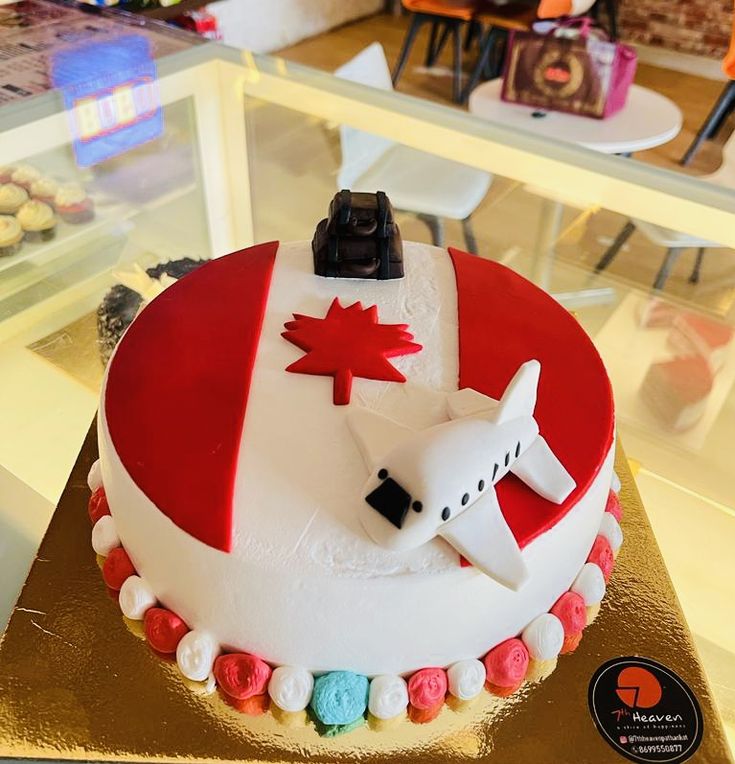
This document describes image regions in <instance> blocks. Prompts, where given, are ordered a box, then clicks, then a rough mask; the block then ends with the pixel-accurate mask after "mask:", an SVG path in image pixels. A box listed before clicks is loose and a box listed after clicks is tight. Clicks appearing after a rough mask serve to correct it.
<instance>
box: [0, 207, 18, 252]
mask: <svg viewBox="0 0 735 764" xmlns="http://www.w3.org/2000/svg"><path fill="white" fill-rule="evenodd" d="M22 244H23V229H22V228H21V227H20V223H19V222H18V221H17V220H16V219H15V218H14V217H13V216H12V215H0V257H8V256H9V255H16V254H18V252H20V248H21V246H22Z"/></svg>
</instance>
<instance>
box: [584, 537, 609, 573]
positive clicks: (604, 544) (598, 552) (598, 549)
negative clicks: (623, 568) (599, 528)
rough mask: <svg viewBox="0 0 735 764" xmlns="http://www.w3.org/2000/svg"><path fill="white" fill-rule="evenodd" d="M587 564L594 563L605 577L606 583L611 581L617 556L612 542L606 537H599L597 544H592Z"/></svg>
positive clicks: (596, 540) (596, 539)
mask: <svg viewBox="0 0 735 764" xmlns="http://www.w3.org/2000/svg"><path fill="white" fill-rule="evenodd" d="M587 562H594V563H595V565H597V566H598V567H599V568H600V570H601V571H602V575H603V576H604V577H605V583H607V582H608V580H609V579H610V574H611V573H612V571H613V568H614V567H615V555H614V554H613V550H612V547H611V546H610V542H609V541H608V540H607V539H606V538H605V537H604V536H597V538H595V543H594V544H592V549H591V550H590V554H589V557H588V558H587Z"/></svg>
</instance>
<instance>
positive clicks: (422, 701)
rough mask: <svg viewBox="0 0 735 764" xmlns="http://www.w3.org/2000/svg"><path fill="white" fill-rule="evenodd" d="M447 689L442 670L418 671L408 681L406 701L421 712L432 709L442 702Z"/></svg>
mask: <svg viewBox="0 0 735 764" xmlns="http://www.w3.org/2000/svg"><path fill="white" fill-rule="evenodd" d="M448 687H449V684H448V682H447V672H446V671H444V669H440V668H424V669H420V670H419V671H417V672H416V673H415V674H414V675H413V676H412V677H411V678H410V679H409V680H408V700H409V702H410V703H411V705H412V706H413V707H414V708H417V709H419V710H421V711H425V710H427V709H432V708H433V707H434V706H436V705H437V704H441V703H443V702H444V698H445V697H446V694H447V689H448Z"/></svg>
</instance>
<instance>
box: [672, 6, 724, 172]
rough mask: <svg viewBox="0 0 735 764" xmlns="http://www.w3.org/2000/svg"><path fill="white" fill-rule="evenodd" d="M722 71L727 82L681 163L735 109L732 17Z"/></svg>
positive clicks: (688, 158) (687, 161)
mask: <svg viewBox="0 0 735 764" xmlns="http://www.w3.org/2000/svg"><path fill="white" fill-rule="evenodd" d="M722 71H723V72H724V74H725V76H726V77H727V78H728V79H729V82H728V83H727V85H725V87H724V88H723V90H722V93H720V97H719V98H718V99H717V102H716V103H715V105H714V106H713V107H712V110H711V111H710V113H709V114H708V115H707V119H705V120H704V124H703V125H702V127H700V128H699V132H698V133H697V134H696V136H695V137H694V140H693V141H692V143H691V145H690V146H689V148H688V149H687V150H686V153H685V154H684V156H683V157H682V158H681V161H680V164H681V165H685V166H686V165H688V164H689V162H691V161H692V159H693V158H694V155H695V154H696V153H697V151H699V147H700V146H701V145H702V143H703V142H704V141H706V140H711V139H712V138H714V137H715V136H716V135H717V133H719V132H720V129H721V128H722V126H723V125H724V124H725V120H726V119H727V118H728V117H729V116H730V114H732V112H733V110H735V18H733V28H732V34H731V35H730V46H729V48H728V50H727V53H725V58H724V59H723V60H722Z"/></svg>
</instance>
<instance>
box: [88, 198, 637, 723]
mask: <svg viewBox="0 0 735 764" xmlns="http://www.w3.org/2000/svg"><path fill="white" fill-rule="evenodd" d="M345 207H347V209H345ZM319 230H320V231H321V233H318V235H317V237H316V238H315V241H314V246H313V250H312V247H311V246H310V245H309V243H308V242H296V243H284V244H281V243H278V242H270V243H265V244H260V245H256V246H253V247H249V248H247V249H244V250H242V251H239V252H236V253H234V254H231V255H229V256H226V257H222V258H218V259H216V260H212V261H211V262H209V263H207V264H205V265H203V266H202V267H201V268H199V269H197V270H196V271H195V272H193V273H191V274H189V275H188V276H187V277H186V278H184V279H181V280H180V281H177V282H176V283H175V284H173V285H171V286H170V287H169V288H168V289H166V290H165V291H164V292H162V293H161V294H160V295H159V296H158V297H156V298H155V299H154V300H152V301H151V302H150V303H149V304H148V305H147V306H146V307H145V308H144V309H143V310H142V311H141V312H140V313H139V315H138V316H137V318H136V319H135V320H134V321H133V322H132V324H131V325H130V327H129V328H128V330H127V332H126V333H125V335H124V336H123V338H122V340H121V341H120V343H119V344H118V346H117V348H116V350H115V352H114V354H113V356H112V358H111V360H110V363H109V364H108V368H107V372H106V376H105V381H104V384H103V390H102V393H101V400H100V410H99V415H98V441H99V451H100V460H99V462H97V463H95V465H94V466H93V468H92V471H91V472H90V476H89V485H90V488H91V490H92V491H93V493H92V497H91V499H90V506H89V513H90V517H91V519H92V521H93V523H94V526H93V531H92V543H93V547H94V549H95V551H96V552H97V553H98V554H100V555H102V556H104V557H105V560H104V564H103V577H104V580H105V582H106V584H107V586H108V587H109V588H110V589H112V590H113V591H117V592H119V594H118V598H119V604H120V608H121V610H122V612H123V614H124V615H125V616H126V617H127V618H128V619H133V620H139V621H142V622H143V627H144V630H145V634H146V638H147V640H148V641H149V643H150V645H151V647H152V648H153V649H154V650H156V651H157V652H159V653H163V654H168V655H171V656H175V657H176V660H177V663H178V666H179V668H180V670H181V673H182V674H183V675H184V677H186V678H187V679H188V680H190V681H196V682H202V683H203V686H205V687H208V688H209V689H212V688H213V687H214V686H217V687H218V689H219V691H220V692H221V693H222V694H223V696H224V697H225V698H226V699H227V701H228V702H229V703H230V704H231V705H234V706H235V707H237V708H239V709H240V710H242V711H243V712H245V713H252V714H258V713H263V712H264V711H265V710H266V709H267V708H269V707H270V708H271V709H272V710H273V713H274V715H277V716H278V718H288V719H290V720H293V718H298V719H302V720H304V719H306V718H307V715H308V718H309V719H311V720H312V721H313V722H314V723H315V725H316V727H317V730H318V731H319V732H320V733H321V734H325V735H332V734H337V733H339V732H345V731H348V730H350V729H352V728H354V727H355V726H359V725H362V724H364V723H365V721H366V720H372V721H373V722H380V723H381V724H382V723H385V724H389V723H392V722H393V721H395V720H400V719H404V718H409V719H410V720H411V721H413V722H415V723H426V722H430V721H431V720H432V719H434V718H435V717H436V716H437V715H438V714H439V713H441V711H442V708H443V707H444V704H445V700H447V699H448V702H449V701H451V702H452V703H460V704H461V703H466V702H469V701H471V700H472V698H474V697H476V696H477V695H478V694H479V693H481V692H485V691H489V692H492V693H494V694H496V695H498V696H501V697H505V696H507V695H509V694H512V693H513V692H514V691H516V690H517V689H518V687H520V685H521V684H522V683H524V682H529V681H537V680H540V679H542V678H544V677H545V676H547V675H548V674H549V673H550V671H552V670H553V668H554V666H555V665H556V661H557V657H558V656H559V655H560V654H562V653H565V652H572V651H573V650H574V649H575V648H576V646H577V644H578V643H579V640H580V637H581V635H582V632H583V630H584V629H585V628H586V627H587V626H588V624H589V623H591V622H592V620H594V617H595V615H596V613H597V610H598V609H599V604H600V601H601V599H602V597H603V595H604V593H605V587H606V582H607V580H608V579H609V576H610V574H611V571H612V567H613V564H614V560H615V556H616V554H617V552H618V549H619V548H620V544H621V542H622V534H621V531H620V526H619V523H618V520H619V518H620V505H619V502H618V500H617V497H616V494H615V491H616V490H617V488H618V486H617V485H616V479H615V476H614V472H613V457H614V454H613V451H614V418H613V404H612V397H611V391H610V385H609V381H608V378H607V375H606V373H605V370H604V367H603V365H602V362H601V360H600V358H599V355H598V354H597V352H596V350H595V349H594V346H593V345H592V343H591V341H590V340H589V338H588V337H587V336H586V335H585V333H584V331H583V330H582V329H581V328H580V326H579V325H578V323H577V321H576V320H575V318H574V317H573V316H572V315H570V314H569V313H568V312H567V311H566V310H565V309H564V308H562V307H561V306H560V305H559V304H558V303H557V302H556V301H554V300H553V299H552V298H551V297H550V296H549V295H547V294H546V293H544V292H543V291H541V290H540V289H538V288H537V287H535V286H534V285H532V284H531V283H529V282H528V281H526V280H525V279H523V278H522V277H521V276H519V275H517V274H516V273H514V272H512V271H511V270H509V269H508V268H506V267H504V266H502V265H500V264H498V263H495V262H492V261H489V260H484V259H481V258H478V257H476V256H474V255H471V254H467V253H464V252H460V251H458V250H454V249H449V250H443V249H440V248H436V247H432V246H428V245H424V244H416V243H405V244H403V245H402V246H401V244H400V238H399V237H398V233H397V227H396V226H395V223H394V222H393V220H392V215H391V210H390V205H389V203H388V202H387V200H386V199H385V197H384V196H383V197H381V195H380V194H378V195H369V194H352V195H350V194H347V195H346V196H345V195H344V193H343V194H342V195H341V196H340V197H337V198H336V199H335V201H334V202H333V205H332V207H331V209H330V217H329V218H328V221H327V225H326V234H325V233H324V226H322V228H321V229H319ZM355 240H360V241H357V242H356V241H355ZM325 253H326V259H325ZM397 257H400V258H401V262H399V261H398V260H397V259H396V258H397ZM325 270H326V272H328V273H329V272H331V274H337V275H317V273H318V272H320V271H321V272H325ZM315 271H316V273H315ZM294 715H295V716H294ZM289 723H290V722H289Z"/></svg>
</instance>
